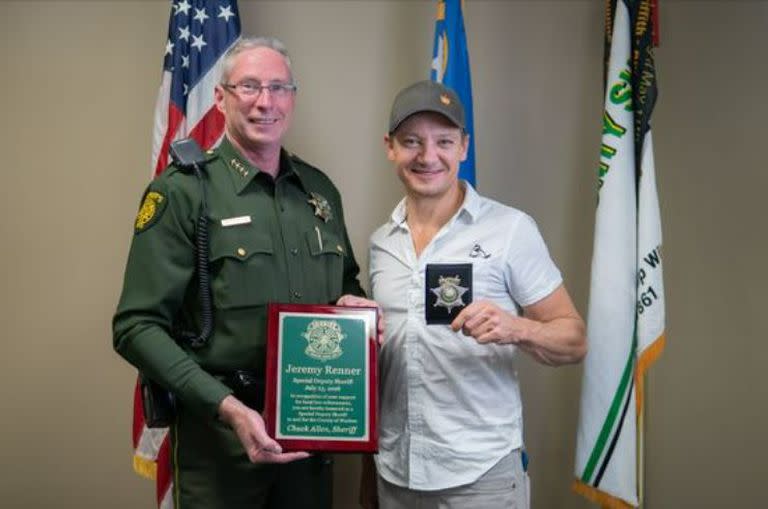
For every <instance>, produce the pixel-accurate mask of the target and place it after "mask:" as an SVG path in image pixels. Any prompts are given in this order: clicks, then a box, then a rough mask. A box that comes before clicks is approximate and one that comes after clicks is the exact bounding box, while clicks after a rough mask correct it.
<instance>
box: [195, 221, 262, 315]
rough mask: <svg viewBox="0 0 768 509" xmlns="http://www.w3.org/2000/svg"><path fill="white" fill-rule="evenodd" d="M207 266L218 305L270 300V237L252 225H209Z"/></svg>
mask: <svg viewBox="0 0 768 509" xmlns="http://www.w3.org/2000/svg"><path fill="white" fill-rule="evenodd" d="M210 269H211V289H212V291H213V304H214V306H215V307H217V308H223V309H227V308H237V307H250V306H262V305H265V304H266V303H267V302H269V301H270V300H273V291H274V278H275V271H276V270H277V267H276V264H275V257H274V249H273V246H272V238H271V237H270V236H269V234H268V233H266V232H264V231H261V230H259V229H258V228H257V227H255V226H254V225H253V224H243V225H236V226H227V227H224V226H221V224H220V223H218V222H217V223H212V224H211V225H210Z"/></svg>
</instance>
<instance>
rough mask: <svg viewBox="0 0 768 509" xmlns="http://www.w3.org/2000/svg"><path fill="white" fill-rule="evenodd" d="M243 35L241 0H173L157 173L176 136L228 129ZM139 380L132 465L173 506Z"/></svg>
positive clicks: (160, 441)
mask: <svg viewBox="0 0 768 509" xmlns="http://www.w3.org/2000/svg"><path fill="white" fill-rule="evenodd" d="M239 37H240V17H239V15H238V10H237V0H174V1H173V2H172V3H171V16H170V21H169V23H168V40H167V41H166V44H165V54H164V57H163V80H162V84H161V85H160V92H159V94H158V97H157V105H156V107H155V125H154V132H153V140H152V168H153V175H155V176H157V175H159V174H160V173H161V172H162V171H163V170H164V169H165V167H166V166H167V165H168V147H169V145H170V144H171V142H172V141H174V140H177V139H181V138H188V137H191V138H194V139H195V140H196V141H197V142H198V144H200V146H201V147H203V148H204V149H207V148H210V147H212V146H214V145H215V144H216V143H217V142H218V141H219V140H220V139H221V137H222V135H223V133H224V118H223V116H222V114H221V113H220V112H219V111H218V110H217V109H216V105H215V102H214V97H213V91H214V87H215V85H216V80H217V79H218V78H219V74H220V67H221V57H222V55H223V54H224V52H226V51H227V49H229V47H230V46H232V44H233V43H234V42H235V41H236V40H237V39H238V38H239ZM140 394H141V393H140V388H139V384H138V381H137V384H136V389H135V392H134V402H133V448H134V457H133V467H134V470H136V472H137V473H139V474H140V475H143V476H145V477H149V478H151V479H154V480H155V482H156V488H157V505H158V507H160V508H161V509H166V508H168V509H170V508H172V507H173V496H172V493H173V480H172V479H173V476H172V475H171V464H170V455H169V445H168V430H167V429H165V428H163V429H150V428H147V426H146V424H145V422H144V411H143V409H142V405H141V397H140Z"/></svg>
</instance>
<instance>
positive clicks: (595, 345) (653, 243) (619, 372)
mask: <svg viewBox="0 0 768 509" xmlns="http://www.w3.org/2000/svg"><path fill="white" fill-rule="evenodd" d="M650 9H651V4H650V0H611V1H610V2H609V3H608V8H607V12H606V53H607V54H608V55H609V57H608V62H607V69H606V87H605V110H604V112H603V136H602V145H601V148H600V168H599V171H598V185H599V191H598V205H597V212H596V219H595V240H594V250H593V255H592V274H591V287H590V297H589V313H588V318H587V337H588V338H589V353H588V354H587V358H586V360H585V366H584V379H583V382H582V394H581V411H580V418H579V429H578V436H577V447H576V470H575V475H576V481H575V483H574V490H575V491H577V492H578V493H580V494H582V495H584V496H586V497H587V498H589V499H591V500H594V501H595V502H598V503H600V504H601V505H603V506H604V507H616V508H618V507H622V508H623V507H636V506H638V505H639V503H640V500H639V484H638V457H639V455H642V450H641V449H640V448H639V446H638V444H639V443H641V442H640V439H641V437H640V434H641V433H642V429H641V427H640V426H638V417H639V416H640V415H642V409H643V405H642V388H643V374H644V372H645V369H647V367H648V366H649V365H650V364H651V363H652V362H653V360H655V359H656V358H657V357H658V356H659V354H660V353H661V351H662V350H663V347H664V285H663V280H662V260H661V220H660V215H659V204H658V198H657V195H656V179H655V169H654V162H653V142H652V137H651V130H650V122H649V120H650V116H651V112H652V111H653V106H654V103H655V100H656V73H655V69H654V63H653V46H652V44H651V32H652V26H651V25H652V22H651V16H650Z"/></svg>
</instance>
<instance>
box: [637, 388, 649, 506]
mask: <svg viewBox="0 0 768 509" xmlns="http://www.w3.org/2000/svg"><path fill="white" fill-rule="evenodd" d="M641 383H642V385H643V388H642V394H643V395H644V397H643V405H642V407H641V408H640V412H639V414H638V416H637V430H638V433H637V435H638V436H637V500H638V509H647V506H646V504H645V423H646V419H645V412H646V411H647V408H648V407H647V405H648V398H647V397H645V395H647V394H648V392H647V389H648V381H647V380H646V377H645V376H643V377H642V380H641Z"/></svg>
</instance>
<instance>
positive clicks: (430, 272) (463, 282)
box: [424, 263, 472, 324]
mask: <svg viewBox="0 0 768 509" xmlns="http://www.w3.org/2000/svg"><path fill="white" fill-rule="evenodd" d="M425 280H426V281H425V282H426V285H425V286H426V287H425V288H424V294H425V298H426V301H425V303H426V305H425V306H424V314H425V318H426V320H427V323H428V324H446V323H451V322H452V321H453V319H454V318H456V316H457V315H458V314H459V313H460V312H461V310H462V309H464V307H465V306H466V305H467V304H469V303H470V302H472V264H471V263H430V264H428V265H427V274H426V278H425Z"/></svg>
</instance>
